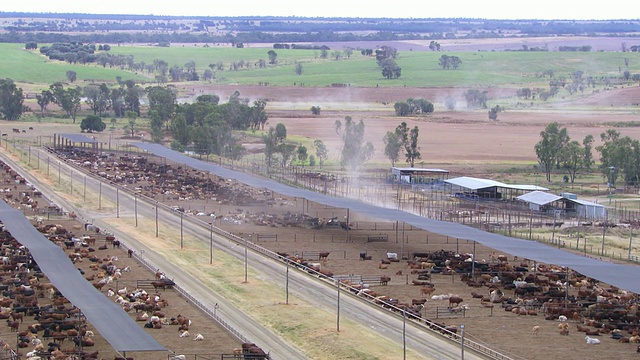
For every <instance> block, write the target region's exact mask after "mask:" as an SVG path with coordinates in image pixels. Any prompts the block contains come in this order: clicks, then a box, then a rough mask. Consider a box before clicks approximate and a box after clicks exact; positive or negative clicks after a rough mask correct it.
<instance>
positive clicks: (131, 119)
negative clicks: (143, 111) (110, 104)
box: [111, 111, 138, 137]
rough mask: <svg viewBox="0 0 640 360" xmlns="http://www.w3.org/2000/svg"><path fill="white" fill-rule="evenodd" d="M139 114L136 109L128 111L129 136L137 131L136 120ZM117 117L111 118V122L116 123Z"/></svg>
mask: <svg viewBox="0 0 640 360" xmlns="http://www.w3.org/2000/svg"><path fill="white" fill-rule="evenodd" d="M137 119H138V114H137V113H136V112H135V111H127V120H128V121H127V129H128V130H129V136H131V137H133V136H134V135H135V131H136V120H137ZM114 120H115V118H113V119H111V122H112V123H114V124H115V121H114Z"/></svg>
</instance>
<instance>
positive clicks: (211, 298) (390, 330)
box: [3, 149, 480, 359]
mask: <svg viewBox="0 0 640 360" xmlns="http://www.w3.org/2000/svg"><path fill="white" fill-rule="evenodd" d="M32 151H33V149H32ZM47 156H51V155H48V154H46V153H44V152H42V153H41V155H40V158H41V161H43V160H42V159H44V158H46V157H47ZM3 157H4V156H3ZM4 158H5V159H4V160H5V162H8V163H10V161H9V159H7V158H6V157H4ZM53 159H55V158H54V157H53V156H51V164H54V162H53V161H54V160H53ZM45 161H46V160H45ZM55 164H56V165H55V166H56V167H57V166H58V165H57V159H56V160H55ZM12 165H15V164H12ZM15 169H18V167H17V166H16V167H15ZM52 169H53V165H52ZM61 169H62V170H61V171H62V174H67V175H66V176H68V174H69V172H70V170H71V168H70V167H68V166H67V164H65V163H62V164H61ZM55 170H56V171H57V169H55ZM52 171H54V170H52ZM20 172H21V173H23V174H24V176H25V178H27V180H28V181H30V182H31V183H33V184H34V185H36V187H38V189H40V190H41V191H42V192H43V193H44V194H45V196H47V197H48V198H49V199H52V200H53V201H55V202H56V203H57V204H58V205H60V206H62V208H63V209H64V210H65V211H75V212H76V214H78V215H79V216H81V217H82V218H84V219H92V221H93V223H95V224H96V225H97V226H99V227H101V228H108V225H107V224H106V223H104V222H102V221H101V220H100V216H101V214H100V213H99V212H92V211H88V210H87V209H82V208H75V207H74V206H72V204H70V203H68V202H67V201H65V200H64V199H63V198H62V197H60V196H58V195H57V194H56V193H54V192H53V191H52V190H51V189H48V188H47V187H46V186H45V185H44V184H42V183H41V182H40V181H38V179H36V178H34V177H33V176H30V175H29V174H26V173H25V172H24V171H20ZM64 176H65V175H63V177H64ZM73 176H74V179H75V180H74V182H77V183H76V185H75V186H84V184H83V182H84V175H81V174H78V173H76V174H75V175H73ZM86 184H87V185H86V186H87V189H88V190H87V191H93V192H95V193H98V191H99V189H100V185H99V182H98V181H97V180H95V179H93V178H92V177H89V176H87V180H86ZM67 191H68V190H67ZM101 192H102V196H103V201H104V199H106V198H109V199H111V200H110V201H113V202H114V203H116V202H117V203H118V204H119V205H120V207H119V209H120V210H119V214H120V216H121V217H125V216H126V217H133V216H134V201H135V200H134V198H133V197H132V196H130V195H129V194H127V193H125V192H123V191H116V190H115V188H113V187H111V186H110V185H108V184H103V185H102V186H101ZM116 192H117V196H116ZM116 199H117V200H116ZM158 209H159V210H158V219H159V221H160V222H162V223H164V224H167V225H169V226H173V227H175V228H179V227H180V216H179V214H178V213H176V212H173V211H168V210H166V208H164V207H162V206H160V207H159V208H158ZM155 212H156V210H155V205H154V204H153V203H145V202H143V201H141V200H140V199H138V200H137V213H138V217H139V218H141V217H145V218H148V219H151V220H152V221H153V220H154V219H155ZM109 216H110V217H113V214H109ZM196 221H198V220H197V219H193V218H191V217H187V216H185V217H184V218H183V229H184V233H185V235H187V234H188V235H193V236H194V238H199V239H203V241H206V242H207V243H208V241H209V234H210V233H209V228H208V226H206V225H205V226H200V225H198V224H196ZM115 235H116V236H117V237H118V238H119V239H122V241H124V242H126V244H127V245H128V246H129V247H131V248H133V249H136V250H137V251H138V252H140V251H141V250H144V254H143V256H144V258H145V259H146V260H147V261H149V262H151V264H153V265H154V266H157V267H158V268H160V269H162V271H164V272H165V273H166V274H167V275H168V276H169V277H171V278H173V279H174V280H175V281H176V282H177V283H178V284H179V285H180V286H181V287H182V288H183V289H185V290H186V291H187V292H188V293H189V294H191V295H192V296H194V297H195V298H197V299H198V300H199V301H201V302H202V303H203V304H205V306H208V307H209V308H210V309H212V308H213V305H214V304H215V303H218V304H219V305H220V308H219V309H218V310H217V314H218V315H219V316H220V317H221V318H222V319H223V320H224V321H226V322H227V323H229V324H230V325H231V326H232V327H233V328H235V329H237V330H238V331H239V332H241V333H242V334H243V335H244V336H245V337H246V338H248V339H249V340H250V341H252V342H255V343H256V344H257V345H258V346H260V347H262V348H263V349H265V350H266V351H269V352H270V353H271V355H272V356H273V358H274V359H305V358H307V356H306V355H304V354H303V353H302V352H301V351H299V350H298V349H296V348H295V346H293V345H292V344H289V343H287V342H286V341H284V340H283V339H281V338H280V337H279V336H278V335H277V334H275V333H273V332H272V331H270V330H269V329H268V328H266V327H264V326H262V325H261V324H259V323H257V322H256V321H255V320H253V319H252V318H250V317H248V316H247V315H246V314H244V313H243V312H241V311H239V310H238V309H237V308H235V307H234V306H233V305H232V304H231V303H229V302H227V301H226V300H225V299H224V298H222V297H220V296H218V295H217V294H214V293H212V292H211V291H210V290H208V289H207V288H206V287H205V286H204V285H203V284H202V283H201V282H200V281H199V280H198V279H195V278H193V277H192V276H189V275H188V274H185V273H184V272H183V271H181V270H180V269H179V268H178V267H176V266H174V265H173V264H172V263H171V262H168V261H167V260H166V259H165V258H164V257H162V256H160V255H158V254H157V253H156V252H155V251H153V249H151V248H148V247H146V246H144V245H143V244H142V243H140V242H139V241H137V240H136V239H135V238H133V237H131V236H129V235H128V234H126V233H119V232H117V231H116V232H115ZM213 241H214V245H215V246H216V247H217V248H218V249H221V250H224V251H225V252H227V253H228V254H233V255H235V256H236V257H237V258H238V259H241V260H242V261H244V251H245V250H244V246H242V244H237V243H235V242H233V241H230V240H228V239H226V238H222V237H220V236H217V235H214V238H213ZM248 263H249V264H250V266H251V268H252V270H254V271H255V272H256V273H261V274H263V275H264V278H268V279H271V281H272V282H273V284H274V286H278V287H279V288H280V289H278V291H281V292H282V293H284V284H285V274H286V265H285V264H284V263H282V262H279V261H274V260H272V259H269V258H267V257H265V256H263V255H261V254H259V253H256V252H253V251H249V252H248ZM289 291H290V294H293V295H296V296H297V297H299V298H303V299H305V300H306V301H308V302H309V303H310V304H312V305H314V306H318V307H323V308H325V309H327V310H329V311H334V312H335V311H336V309H337V295H338V292H337V287H336V286H335V285H333V284H329V283H326V282H324V281H320V280H318V279H315V277H310V276H309V275H308V274H306V273H303V272H299V271H290V272H289ZM341 293H342V294H341V296H340V309H341V312H340V316H341V319H344V318H349V319H350V320H353V321H357V322H360V323H362V324H363V325H365V326H366V327H367V328H369V329H371V330H372V331H375V332H378V333H379V334H381V335H382V336H385V337H387V338H389V339H391V340H392V341H394V342H396V343H397V344H398V345H399V348H400V349H402V348H403V319H402V317H400V316H397V315H396V314H395V313H391V312H389V311H387V310H383V309H381V308H379V307H377V306H373V305H370V304H367V303H365V302H363V301H361V300H360V299H357V298H355V297H353V296H351V295H350V294H348V293H346V292H344V291H342V292H341ZM404 324H406V328H405V331H404V334H405V343H406V349H407V351H408V354H412V356H411V357H413V354H423V356H422V355H420V357H421V358H425V359H459V358H460V355H461V349H460V345H459V344H457V343H454V342H452V341H448V340H447V339H443V338H442V337H440V336H437V335H434V334H432V333H431V332H428V331H424V330H423V329H422V328H419V327H418V326H416V325H415V324H413V322H412V321H406V322H404ZM400 351H402V350H400ZM409 351H410V352H409ZM465 357H466V358H467V359H477V358H480V357H478V356H477V355H476V354H474V353H472V352H471V351H469V350H467V351H465Z"/></svg>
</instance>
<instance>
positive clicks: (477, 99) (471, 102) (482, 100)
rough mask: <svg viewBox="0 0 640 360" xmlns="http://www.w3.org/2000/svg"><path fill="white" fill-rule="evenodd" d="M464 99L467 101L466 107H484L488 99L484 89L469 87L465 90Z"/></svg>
mask: <svg viewBox="0 0 640 360" xmlns="http://www.w3.org/2000/svg"><path fill="white" fill-rule="evenodd" d="M464 99H465V100H466V101H467V107H468V108H470V109H478V108H482V109H486V108H487V100H489V98H488V97H487V92H486V91H480V90H477V89H469V90H467V91H465V92H464Z"/></svg>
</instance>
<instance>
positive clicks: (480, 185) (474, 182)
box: [444, 176, 549, 191]
mask: <svg viewBox="0 0 640 360" xmlns="http://www.w3.org/2000/svg"><path fill="white" fill-rule="evenodd" d="M444 182H446V183H449V184H451V185H457V186H460V187H463V188H466V189H471V190H478V189H486V188H490V187H494V186H495V187H500V188H505V189H514V190H527V191H536V190H540V191H546V190H549V189H547V188H544V187H542V186H537V185H513V184H505V183H502V182H500V181H495V180H489V179H479V178H474V177H468V176H461V177H457V178H453V179H449V180H444Z"/></svg>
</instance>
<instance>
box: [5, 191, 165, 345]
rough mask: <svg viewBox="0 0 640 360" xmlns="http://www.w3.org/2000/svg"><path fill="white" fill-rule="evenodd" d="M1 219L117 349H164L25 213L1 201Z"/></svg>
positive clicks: (42, 268) (60, 288) (46, 272)
mask: <svg viewBox="0 0 640 360" xmlns="http://www.w3.org/2000/svg"><path fill="white" fill-rule="evenodd" d="M0 221H2V223H3V224H4V226H5V227H6V229H7V230H8V231H9V232H10V233H11V236H13V237H14V238H16V240H18V241H19V242H20V243H21V244H22V245H24V246H26V247H27V248H28V249H29V252H30V253H31V255H32V256H33V258H34V259H35V261H36V262H37V263H38V266H39V267H40V269H41V270H42V271H43V272H44V274H45V275H46V276H47V278H49V281H51V283H52V284H53V285H54V286H55V287H56V289H58V290H59V291H60V293H62V295H64V297H66V298H67V299H68V300H69V301H71V303H72V304H73V305H74V306H76V307H77V308H79V309H80V310H82V313H83V314H84V315H85V316H86V317H87V320H89V322H90V323H91V325H93V326H94V327H95V328H96V330H98V332H99V333H100V335H102V336H103V337H104V338H105V340H107V341H108V342H109V344H111V346H112V347H113V348H114V349H116V350H117V351H121V352H124V351H166V350H167V349H166V348H165V347H164V346H162V345H161V344H160V343H159V342H158V341H157V340H156V339H155V338H153V337H152V336H151V335H150V334H148V333H147V332H146V331H145V330H144V329H143V328H142V327H141V326H140V325H138V324H137V323H136V322H135V321H134V320H133V319H132V318H131V316H129V315H128V314H127V313H125V312H124V310H122V308H120V307H119V306H118V305H117V304H116V303H114V302H113V301H111V300H110V299H109V298H108V297H106V296H105V295H104V294H103V293H101V292H100V291H98V290H97V289H96V288H95V287H94V286H93V285H92V284H91V283H90V282H88V281H87V280H86V279H85V278H84V277H82V275H81V274H80V272H79V271H78V269H76V267H75V266H73V264H72V263H71V261H70V260H69V257H68V256H67V255H66V254H65V253H64V251H63V250H62V249H61V248H60V247H59V246H57V245H55V244H54V243H52V242H51V241H50V240H49V239H47V238H46V237H44V235H42V234H41V233H40V232H39V231H38V230H37V229H36V228H35V227H33V225H31V223H30V222H29V221H28V220H27V218H25V216H24V214H23V213H22V212H20V211H18V210H15V209H13V208H12V207H11V206H9V205H8V204H7V203H6V202H4V201H0Z"/></svg>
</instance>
